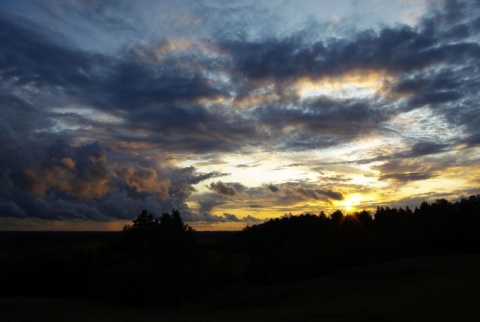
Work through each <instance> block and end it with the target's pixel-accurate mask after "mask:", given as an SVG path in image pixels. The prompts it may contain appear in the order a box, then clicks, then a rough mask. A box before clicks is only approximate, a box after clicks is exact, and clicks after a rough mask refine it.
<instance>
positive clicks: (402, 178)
mask: <svg viewBox="0 0 480 322" xmlns="http://www.w3.org/2000/svg"><path fill="white" fill-rule="evenodd" d="M432 177H435V174H433V173H418V172H410V173H388V174H382V175H381V176H380V177H379V180H380V181H383V180H393V181H399V182H408V181H418V180H426V179H430V178H432Z"/></svg>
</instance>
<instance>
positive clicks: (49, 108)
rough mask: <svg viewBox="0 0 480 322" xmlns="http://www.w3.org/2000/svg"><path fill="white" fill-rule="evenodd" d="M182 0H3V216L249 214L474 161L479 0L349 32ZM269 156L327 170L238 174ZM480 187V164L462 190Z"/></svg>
mask: <svg viewBox="0 0 480 322" xmlns="http://www.w3.org/2000/svg"><path fill="white" fill-rule="evenodd" d="M162 6H166V5H165V4H164V5H162ZM184 6H185V4H181V5H179V8H183V7H184ZM179 8H173V7H169V8H162V10H164V11H165V12H170V13H171V14H170V15H163V16H162V15H158V16H157V17H156V19H158V20H159V23H158V25H157V28H153V27H152V26H154V25H155V24H154V21H148V22H144V23H142V18H141V17H142V14H143V17H144V18H145V15H146V12H145V10H143V11H142V10H141V9H140V4H137V5H134V4H132V3H127V2H125V3H124V2H122V3H121V4H120V3H118V4H117V3H110V2H100V1H88V2H85V3H83V2H65V3H63V2H58V3H55V2H52V3H50V2H45V3H39V2H38V3H37V2H36V1H31V2H25V3H24V2H21V3H17V5H16V6H13V7H11V8H10V9H9V7H8V6H1V5H0V41H1V43H2V46H1V47H0V113H1V119H0V146H1V148H2V153H1V155H0V216H3V217H13V218H29V217H35V218H41V219H52V220H58V219H61V220H67V219H85V220H93V221H111V220H115V219H125V220H128V219H131V218H132V217H134V216H135V215H137V214H138V213H139V212H140V211H141V209H143V208H146V209H148V210H149V211H150V212H152V213H154V214H160V213H161V212H164V211H170V210H171V209H172V208H178V209H179V210H180V212H181V214H182V215H183V217H184V219H185V220H186V221H189V222H217V223H224V222H245V223H252V222H257V221H259V220H260V219H261V218H260V217H262V216H257V215H256V214H257V212H256V211H257V209H260V208H262V207H263V208H272V209H278V211H280V212H279V213H278V215H282V214H283V213H282V212H281V211H283V210H286V209H293V210H298V211H307V210H310V209H312V207H317V209H318V208H319V207H320V208H321V207H322V206H323V207H327V208H328V207H330V208H332V209H333V208H334V207H335V205H338V203H339V202H340V203H341V202H342V200H346V199H347V196H348V195H349V194H351V193H359V194H369V193H370V194H372V193H374V191H376V190H381V191H378V192H377V193H378V200H379V201H371V202H370V203H366V204H365V205H364V206H365V207H372V206H375V205H377V204H378V203H380V202H393V203H395V202H398V203H401V202H404V203H408V202H409V201H412V200H415V201H417V200H421V198H432V197H433V198H434V197H436V196H443V195H444V192H443V194H442V192H440V191H435V189H434V188H432V189H430V191H429V192H428V193H426V192H425V191H424V190H423V192H419V193H418V194H417V195H414V196H413V197H412V198H411V200H410V199H408V198H407V197H406V196H405V195H401V194H398V196H397V197H395V196H394V197H390V199H387V197H386V196H387V195H388V194H389V195H395V193H398V192H399V191H401V190H402V187H403V186H405V185H407V184H409V183H412V182H413V183H415V182H421V181H425V180H434V179H436V178H438V177H440V176H441V175H443V174H445V173H448V172H452V171H453V172H455V173H457V174H458V175H459V176H461V175H462V173H464V172H465V173H472V172H471V171H472V170H471V169H473V167H474V166H475V164H477V162H478V157H479V154H478V145H479V143H480V132H479V129H480V116H479V115H480V114H479V113H478V110H479V109H478V104H479V103H478V102H479V99H478V98H479V97H478V92H479V84H480V77H479V76H478V75H480V73H479V71H480V60H479V59H478V58H479V57H480V45H479V40H480V39H479V35H480V10H479V9H480V2H478V1H445V2H440V1H439V2H438V3H437V2H435V1H433V2H431V7H429V8H428V10H426V13H425V14H423V15H422V16H421V17H419V18H418V19H417V21H416V22H415V23H414V24H405V23H395V24H381V25H380V27H378V25H377V26H376V27H375V28H360V27H356V28H355V27H352V26H349V28H348V32H346V30H347V29H342V27H341V26H339V25H338V23H337V25H335V23H334V22H331V21H330V22H325V21H315V20H314V21H313V22H312V20H310V21H309V23H304V24H297V25H296V26H295V27H292V28H291V29H290V30H288V32H286V31H285V30H283V31H282V32H275V30H280V29H278V28H280V27H279V26H280V25H281V23H278V22H275V21H288V12H284V13H283V14H281V15H279V14H278V12H274V10H273V8H267V7H261V6H260V5H258V6H256V7H249V6H248V5H247V4H246V5H245V6H244V7H242V6H237V7H235V6H232V7H228V6H226V5H225V6H222V5H215V4H213V3H211V4H207V3H206V2H205V3H203V2H202V3H201V4H197V5H195V6H193V7H191V8H183V9H185V10H183V9H182V10H180V9H179ZM277 9H278V8H277ZM290 9H291V8H290ZM287 10H289V8H285V11H287ZM181 11H183V12H184V13H181ZM185 12H187V13H185ZM33 13H36V14H35V15H34V14H33ZM167 16H168V17H167ZM261 17H265V18H266V19H264V20H265V21H263V22H262V24H263V25H262V24H260V23H259V21H261ZM150 18H151V19H154V18H153V17H150ZM282 19H283V20H282ZM312 19H313V18H312ZM240 21H243V22H244V23H240ZM48 22H50V23H48ZM343 22H345V21H343ZM352 24H353V22H352ZM62 26H65V28H61V27H62ZM267 26H268V27H269V28H271V29H266V27H267ZM345 28H346V27H345ZM265 30H272V32H271V33H268V32H266V31H265ZM89 38H91V41H89V40H88V39H89ZM364 142H372V143H369V144H377V145H375V146H368V144H367V145H365V143H364ZM378 142H380V143H378ZM346 148H350V149H351V150H350V151H351V152H346V154H345V153H344V152H338V153H337V154H335V153H334V154H331V153H332V152H328V151H344V149H346ZM335 149H338V150H335ZM322 151H326V152H325V156H323V152H322ZM310 152H312V154H311V155H310V156H309V157H305V156H306V155H309V153H310ZM314 152H315V153H314ZM327 152H328V153H330V154H329V155H330V156H332V157H328V158H327V156H326V155H327V154H328V153H327ZM342 153H343V154H342ZM349 153H350V154H349ZM254 154H255V155H259V154H260V155H266V156H268V157H269V158H271V161H269V162H271V163H272V164H273V163H275V162H276V160H274V159H275V158H277V156H279V155H280V156H285V155H290V156H289V158H290V159H289V160H292V162H293V161H295V163H291V164H286V163H282V165H279V171H280V170H282V169H283V170H284V169H290V170H292V169H293V170H298V169H301V171H306V172H308V173H310V174H311V173H315V174H316V178H314V179H312V178H300V177H299V176H296V177H292V178H282V179H278V178H277V177H276V176H275V174H274V173H273V174H271V175H270V176H268V177H265V179H264V180H263V182H260V183H256V184H252V183H249V182H250V181H249V180H246V181H245V182H244V181H242V182H238V176H237V177H235V178H234V179H233V181H232V176H233V175H234V173H232V171H231V169H230V168H228V169H226V168H225V166H224V165H225V164H226V162H227V161H228V160H229V159H230V158H233V157H234V156H243V157H245V156H247V157H248V156H249V155H254ZM295 155H298V156H299V157H298V158H295ZM257 159H258V158H256V160H257ZM187 161H190V163H188V162H187ZM257 161H258V160H257ZM285 161H288V160H285ZM252 162H253V161H252ZM264 162H267V161H264ZM187 163H188V164H187ZM258 166H259V165H258V164H237V165H236V169H237V171H240V172H239V173H241V171H243V170H244V169H255V168H256V167H258ZM293 170H292V171H293ZM298 171H300V170H298ZM349 171H350V172H349ZM351 173H353V174H356V175H361V176H363V178H364V181H363V182H356V181H355V180H354V178H353V177H352V175H351ZM240 176H241V175H240ZM475 178H477V179H475ZM259 180H260V179H259ZM475 180H476V181H475ZM476 187H478V176H477V174H476V173H475V172H474V173H473V178H472V175H470V177H468V179H467V176H465V179H464V183H463V184H461V185H459V186H458V187H455V189H456V190H455V191H454V193H455V195H456V196H459V195H461V194H468V193H474V192H475V189H476ZM413 194H414V191H413V192H412V195H413ZM227 208H228V209H230V210H228V211H227V210H225V209H227ZM239 209H241V213H242V215H238V214H235V212H236V211H239ZM250 210H251V212H249V211H250ZM285 212H286V211H285ZM243 214H246V215H243ZM264 218H265V217H263V219H264Z"/></svg>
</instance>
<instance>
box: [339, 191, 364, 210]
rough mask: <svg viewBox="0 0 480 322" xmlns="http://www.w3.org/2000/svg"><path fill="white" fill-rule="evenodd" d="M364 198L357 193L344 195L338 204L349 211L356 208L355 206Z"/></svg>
mask: <svg viewBox="0 0 480 322" xmlns="http://www.w3.org/2000/svg"><path fill="white" fill-rule="evenodd" d="M363 200H364V197H363V196H362V195H360V194H358V193H355V194H351V195H349V196H348V197H346V198H345V199H344V200H342V201H340V202H339V203H338V205H339V206H341V207H342V208H344V209H345V210H346V211H348V212H351V211H354V210H357V208H356V207H357V206H358V205H359V204H360V203H361V202H362V201H363Z"/></svg>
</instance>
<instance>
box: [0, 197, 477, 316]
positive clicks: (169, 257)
mask: <svg viewBox="0 0 480 322" xmlns="http://www.w3.org/2000/svg"><path fill="white" fill-rule="evenodd" d="M479 231H480V195H476V196H475V195H474V196H471V197H469V198H464V199H461V200H459V201H456V202H453V203H452V202H449V201H447V200H445V199H440V200H437V201H435V202H432V203H428V202H423V203H422V204H421V205H419V206H418V207H416V208H415V209H413V210H412V209H410V208H408V207H407V208H389V207H379V208H377V209H376V211H375V212H369V211H365V210H364V211H361V212H355V213H352V214H343V213H342V212H341V211H338V210H337V211H335V212H334V213H332V214H330V215H326V214H325V213H324V212H320V213H319V214H308V213H307V214H302V215H296V216H294V215H285V216H283V217H281V218H276V219H271V220H268V221H266V222H264V223H261V224H257V225H253V226H248V227H246V228H244V229H243V230H242V231H238V232H196V231H195V230H194V229H192V228H191V227H190V226H189V225H187V224H185V223H184V222H183V221H182V218H181V214H180V213H179V212H178V211H177V210H172V212H170V213H163V214H161V216H160V217H155V216H154V215H153V214H150V213H149V212H148V211H147V210H143V211H142V212H141V214H139V215H138V216H137V217H136V218H135V219H134V220H133V221H132V223H131V224H130V225H128V226H126V227H125V228H124V229H123V231H121V232H110V233H107V232H105V233H95V232H91V233H85V232H84V233H80V232H77V233H74V232H63V233H58V232H57V233H54V232H50V233H49V232H23V233H20V232H17V233H7V232H4V233H2V234H1V235H0V237H1V238H0V250H1V252H0V276H2V277H3V278H2V279H3V281H2V287H1V288H0V298H11V297H19V298H20V297H35V298H52V297H53V298H66V297H68V298H82V299H89V300H93V301H96V302H99V303H104V304H106V305H114V306H117V305H118V306H122V307H133V308H148V307H152V306H155V307H164V308H168V309H181V308H184V307H188V306H192V305H193V306H195V305H198V306H208V307H238V306H240V307H252V306H253V307H261V306H265V305H270V304H271V303H270V302H268V301H264V300H265V299H264V300H263V301H262V300H261V299H258V298H255V299H245V297H243V298H242V292H247V293H248V290H251V289H254V290H255V289H257V290H258V289H259V288H265V287H271V286H275V285H286V284H288V283H290V284H289V285H294V284H295V283H305V282H308V281H313V280H315V279H318V278H322V277H328V276H336V275H335V274H339V273H342V272H345V271H348V270H351V269H358V268H361V267H368V266H372V265H378V264H382V265H383V264H385V263H392V262H395V261H399V260H403V259H415V258H423V259H424V258H430V259H433V258H436V257H439V256H446V255H447V256H450V255H461V254H480V234H479ZM292 283H293V284H292ZM312 285H313V284H312ZM321 291H322V292H326V293H328V292H329V290H328V289H324V290H321ZM219 294H220V295H219ZM225 294H228V296H226V295H225ZM275 296H277V297H286V298H288V297H289V296H292V297H295V296H301V294H298V293H295V294H290V295H289V294H283V295H281V296H280V295H278V294H276V295H275ZM242 299H243V300H242Z"/></svg>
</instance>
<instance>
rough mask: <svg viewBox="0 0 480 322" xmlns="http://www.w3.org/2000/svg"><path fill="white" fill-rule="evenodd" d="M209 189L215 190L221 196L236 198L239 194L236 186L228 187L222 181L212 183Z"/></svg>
mask: <svg viewBox="0 0 480 322" xmlns="http://www.w3.org/2000/svg"><path fill="white" fill-rule="evenodd" d="M208 189H210V190H213V191H215V192H217V193H219V194H221V195H226V196H235V195H237V194H238V192H237V190H236V189H235V187H234V186H230V185H227V184H225V183H223V182H222V181H217V182H212V183H210V185H209V186H208Z"/></svg>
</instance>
